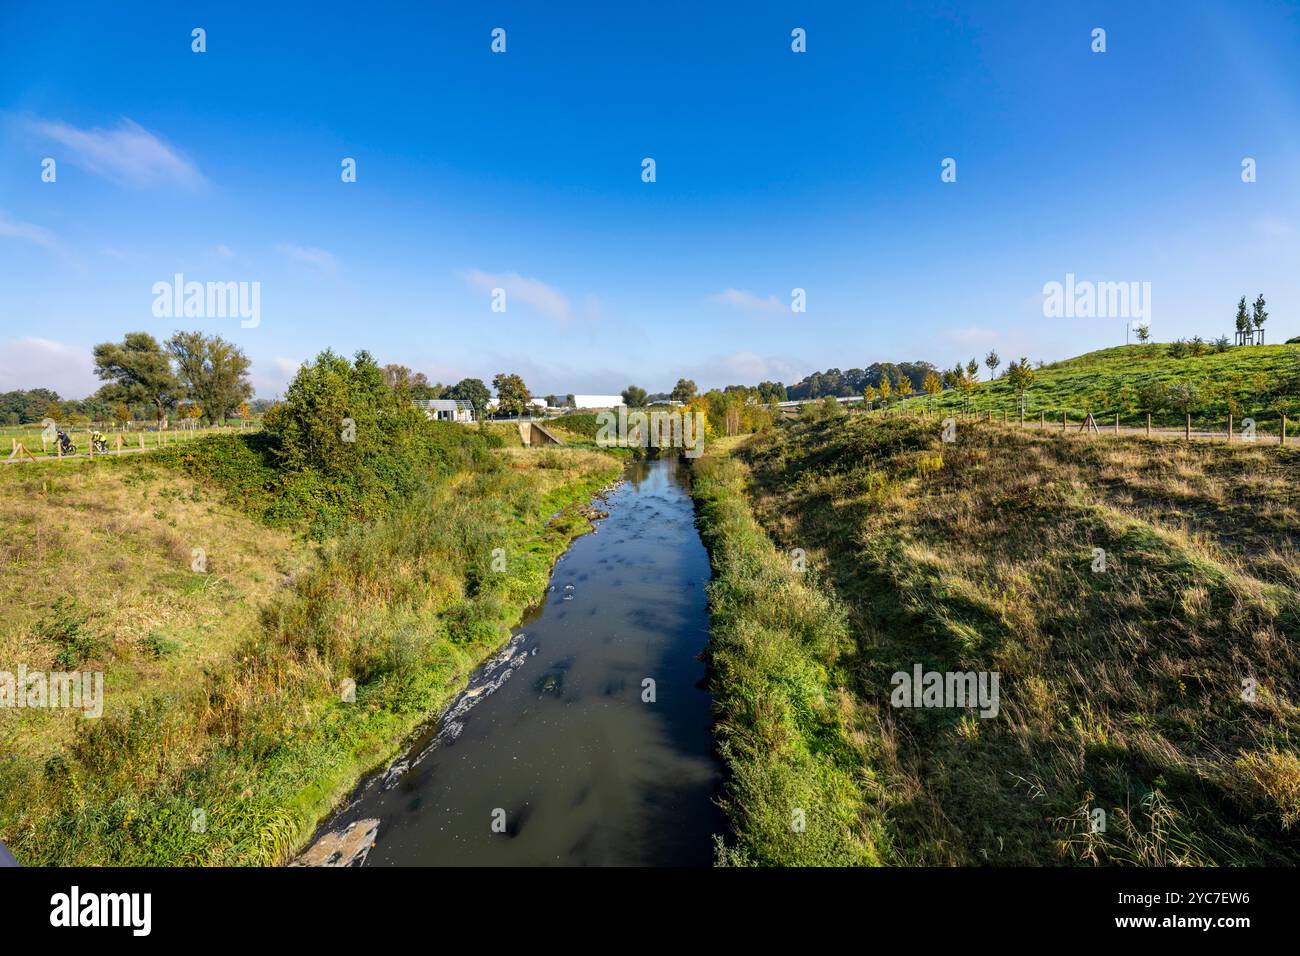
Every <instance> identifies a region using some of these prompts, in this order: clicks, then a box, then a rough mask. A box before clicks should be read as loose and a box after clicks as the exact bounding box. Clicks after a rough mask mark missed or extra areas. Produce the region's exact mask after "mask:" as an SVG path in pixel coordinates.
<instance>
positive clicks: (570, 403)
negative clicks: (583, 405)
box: [564, 393, 577, 408]
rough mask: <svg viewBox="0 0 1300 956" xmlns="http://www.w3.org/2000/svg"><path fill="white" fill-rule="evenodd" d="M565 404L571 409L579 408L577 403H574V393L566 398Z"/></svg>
mask: <svg viewBox="0 0 1300 956" xmlns="http://www.w3.org/2000/svg"><path fill="white" fill-rule="evenodd" d="M564 404H565V405H567V406H569V408H576V407H577V403H576V402H574V400H573V395H572V393H570V394H568V395H565V396H564Z"/></svg>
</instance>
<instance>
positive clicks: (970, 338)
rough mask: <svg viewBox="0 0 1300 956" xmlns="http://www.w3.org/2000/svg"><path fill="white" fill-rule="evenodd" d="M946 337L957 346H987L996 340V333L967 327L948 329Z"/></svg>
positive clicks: (975, 327) (970, 326)
mask: <svg viewBox="0 0 1300 956" xmlns="http://www.w3.org/2000/svg"><path fill="white" fill-rule="evenodd" d="M947 336H948V338H949V339H951V340H952V341H954V342H956V343H957V344H959V345H988V344H989V343H991V342H994V341H996V340H997V338H998V333H997V332H995V331H993V330H992V329H984V328H980V327H979V326H975V325H969V326H966V327H965V328H960V329H949V330H948V332H947Z"/></svg>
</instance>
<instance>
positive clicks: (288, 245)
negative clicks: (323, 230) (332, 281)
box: [275, 242, 339, 272]
mask: <svg viewBox="0 0 1300 956" xmlns="http://www.w3.org/2000/svg"><path fill="white" fill-rule="evenodd" d="M275 251H276V252H278V253H280V254H281V255H283V256H287V257H288V258H289V259H290V260H291V261H293V262H301V263H303V264H304V265H309V266H315V267H316V268H317V269H322V270H324V271H325V272H333V271H334V270H335V269H337V268H338V265H339V261H338V259H336V258H335V257H334V256H333V255H332V254H331V253H328V252H326V251H325V250H324V249H317V248H315V247H314V246H297V245H294V244H293V243H292V242H282V243H280V244H279V245H277V246H276V247H275Z"/></svg>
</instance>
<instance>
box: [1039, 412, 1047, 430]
mask: <svg viewBox="0 0 1300 956" xmlns="http://www.w3.org/2000/svg"><path fill="white" fill-rule="evenodd" d="M1038 427H1039V428H1046V427H1047V412H1045V411H1043V412H1039V413H1038Z"/></svg>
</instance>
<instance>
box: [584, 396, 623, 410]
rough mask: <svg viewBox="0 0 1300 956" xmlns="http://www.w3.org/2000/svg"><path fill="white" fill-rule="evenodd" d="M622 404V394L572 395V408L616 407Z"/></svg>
mask: <svg viewBox="0 0 1300 956" xmlns="http://www.w3.org/2000/svg"><path fill="white" fill-rule="evenodd" d="M622 404H623V396H622V395H574V396H573V407H574V408H585V409H595V408H618V407H619V406H620V405H622Z"/></svg>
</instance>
